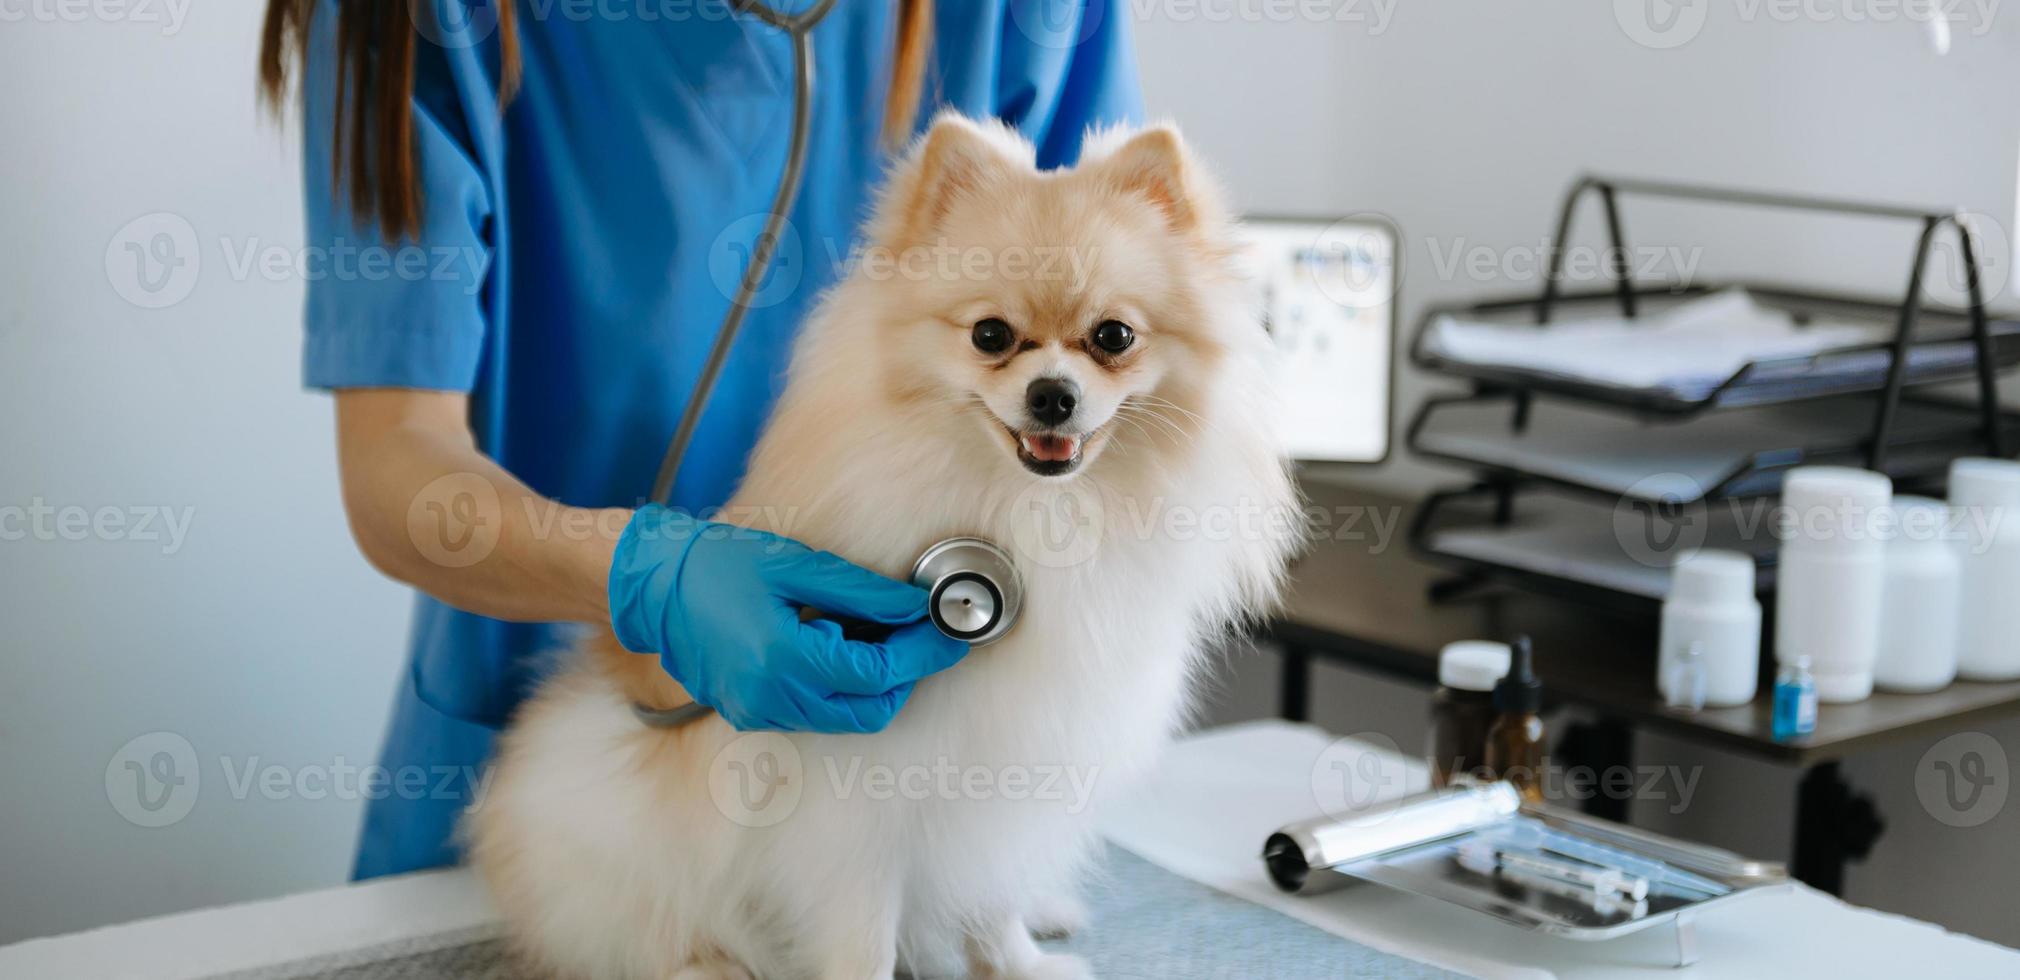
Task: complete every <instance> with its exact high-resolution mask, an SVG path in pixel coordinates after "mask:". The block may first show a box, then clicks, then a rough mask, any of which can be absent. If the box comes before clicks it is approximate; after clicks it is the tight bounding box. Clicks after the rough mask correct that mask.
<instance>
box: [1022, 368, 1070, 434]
mask: <svg viewBox="0 0 2020 980" xmlns="http://www.w3.org/2000/svg"><path fill="white" fill-rule="evenodd" d="M1079 402H1080V386H1079V385H1076V384H1074V383H1073V382H1071V381H1068V380H1066V379H1064V378H1039V379H1038V380H1036V381H1033V382H1031V387H1029V388H1026V389H1024V407H1025V408H1028V409H1030V411H1031V418H1032V419H1033V420H1034V421H1036V422H1037V423H1038V424H1040V425H1064V424H1065V423H1066V420H1067V419H1070V418H1072V417H1073V406H1074V405H1076V404H1078V403H1079Z"/></svg>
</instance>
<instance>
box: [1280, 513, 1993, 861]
mask: <svg viewBox="0 0 2020 980" xmlns="http://www.w3.org/2000/svg"><path fill="white" fill-rule="evenodd" d="M1305 492H1306V494H1307V495H1308V496H1309V498H1310V503H1311V506H1312V507H1313V508H1314V509H1315V512H1317V513H1321V514H1324V515H1326V516H1327V520H1326V526H1323V527H1320V528H1318V537H1319V540H1317V541H1315V542H1314V543H1313V545H1312V546H1311V548H1310V550H1309V551H1308V553H1307V554H1306V555H1305V556H1304V557H1303V558H1302V559H1300V561H1299V562H1298V563H1297V565H1295V566H1294V567H1293V568H1292V570H1291V576H1292V584H1291V589H1290V594H1289V599H1288V602H1287V603H1286V605H1285V607H1284V609H1283V611H1282V613H1281V614H1280V615H1279V616H1278V617H1277V618H1276V619H1275V620H1274V621H1273V622H1271V623H1270V624H1269V627H1268V630H1267V633H1268V635H1269V637H1270V638H1271V639H1273V640H1275V641H1276V643H1277V644H1278V645H1279V646H1281V647H1282V648H1283V651H1284V657H1285V660H1284V672H1283V689H1282V706H1281V710H1282V713H1283V715H1284V717H1286V718H1289V719H1292V720H1303V719H1305V718H1306V717H1307V716H1308V715H1309V708H1310V704H1309V700H1310V693H1309V686H1308V685H1309V679H1310V676H1311V664H1312V662H1313V661H1314V660H1315V659H1323V660H1332V661H1336V662H1339V663H1342V664H1347V665H1351V666H1356V667H1362V668H1368V669H1373V670H1375V671H1378V672H1381V673H1384V674H1387V675H1390V676H1393V677H1397V678H1401V679H1404V680H1408V681H1412V682H1416V683H1420V684H1423V685H1425V686H1427V687H1428V686H1433V685H1435V684H1436V683H1437V673H1438V651H1439V650H1440V649H1441V648H1442V647H1444V645H1445V644H1446V643H1449V642H1451V641H1453V640H1461V639H1483V638H1493V639H1504V638H1508V637H1512V636H1515V635H1517V634H1524V633H1526V634H1528V635H1529V636H1531V637H1533V638H1534V639H1535V641H1536V668H1537V671H1538V673H1540V674H1541V675H1542V677H1543V680H1544V683H1545V685H1546V689H1547V692H1548V695H1549V697H1550V699H1551V703H1552V705H1553V706H1561V705H1575V706H1578V707H1581V708H1585V709H1588V710H1589V711H1590V712H1592V713H1593V714H1595V715H1596V716H1597V717H1598V718H1599V719H1600V722H1599V723H1598V724H1597V725H1594V726H1589V727H1587V728H1584V729H1582V730H1580V731H1578V732H1575V733H1567V735H1571V736H1573V737H1572V738H1570V740H1569V742H1568V744H1566V746H1565V750H1566V752H1568V753H1569V754H1571V755H1572V756H1573V761H1574V762H1575V763H1576V764H1578V765H1581V766H1587V767H1590V768H1591V769H1592V770H1593V771H1595V772H1604V771H1606V770H1607V769H1608V768H1610V767H1613V766H1619V765H1626V764H1629V760H1630V758H1631V752H1632V734H1633V732H1634V731H1635V730H1636V729H1642V728H1645V729H1649V730H1655V731H1661V732H1664V733H1666V734H1668V735H1671V736H1673V737H1676V738H1679V739H1683V740H1686V741H1691V742H1696V743H1700V744H1706V745H1716V746H1721V747H1724V748H1726V749H1729V750H1733V751H1737V752H1742V753H1746V754H1750V755H1754V756H1758V757H1760V758H1763V759H1766V760H1769V761H1771V762H1774V763H1778V764H1781V765H1785V766H1791V767H1801V768H1804V769H1806V770H1807V773H1806V775H1805V776H1804V777H1803V780H1802V783H1801V785H1800V788H1799V789H1798V792H1797V796H1796V816H1795V854H1794V860H1793V862H1792V870H1793V872H1794V873H1795V875H1796V877H1798V878H1800V879H1802V880H1803V881H1805V882H1808V883H1809V884H1811V885H1812V886H1815V887H1817V888H1820V889H1823V890H1825V891H1829V892H1831V893H1833V894H1836V893H1838V892H1839V891H1840V890H1841V889H1842V887H1843V880H1844V863H1845V861H1847V860H1848V859H1851V858H1856V857H1861V856H1863V855H1864V854H1865V853H1866V852H1867V850H1868V849H1869V848H1870V847H1871V845H1872V842H1873V840H1874V838H1876V837H1877V836H1878V833H1879V831H1880V827H1879V824H1878V822H1877V815H1876V814H1875V813H1874V811H1873V810H1872V808H1871V806H1870V804H1869V803H1867V802H1866V801H1865V800H1864V799H1863V798H1861V797H1859V796H1858V795H1857V794H1855V793H1853V792H1852V790H1851V788H1850V787H1849V786H1848V785H1846V784H1845V782H1844V780H1843V778H1842V776H1841V775H1840V773H1839V771H1838V766H1837V762H1838V760H1839V759H1842V758H1844V757H1846V756H1848V755H1851V754H1853V753H1856V752H1860V751H1864V750H1866V749H1869V748H1872V747H1874V746H1878V745H1883V744H1886V743H1889V742H1895V741H1901V740H1907V739H1921V738H1928V737H1933V736H1940V735H1944V734H1948V733H1950V732H1955V731H1959V730H1963V729H1966V728H1969V727H1971V726H1974V725H1977V724H1982V723H1983V722H1984V721H1985V720H1986V719H1989V718H1993V717H1997V716H2001V715H2009V714H2016V713H2020V682H2016V683H2004V684H1973V683H1968V682H1961V681H1960V682H1958V683H1956V684H1953V685H1951V686H1950V687H1948V688H1945V689H1943V690H1941V691H1937V692H1935V693H1932V694H1874V695H1873V696H1872V698H1870V699H1869V700H1866V701H1862V702H1860V703H1858V704H1848V705H1825V706H1823V708H1822V710H1821V711H1819V712H1818V717H1817V729H1816V732H1815V733H1814V734H1812V735H1810V736H1807V737H1805V738H1802V739H1798V740H1794V741H1787V742H1783V741H1777V740H1776V739H1775V738H1774V736H1773V735H1772V734H1771V728H1770V725H1769V714H1770V706H1769V693H1768V688H1767V687H1766V686H1765V685H1764V686H1763V688H1762V692H1761V695H1760V697H1758V698H1757V699H1755V701H1754V703H1753V704H1751V705H1747V706H1744V707H1738V708H1712V709H1707V710H1704V711H1700V712H1696V713H1694V714H1690V713H1680V712H1675V711H1671V710H1669V709H1668V708H1666V707H1664V706H1663V704H1662V700H1661V698H1660V697H1659V696H1658V695H1657V693H1656V691H1655V649H1656V623H1655V621H1654V618H1653V617H1630V616H1626V615H1623V614H1618V613H1611V612H1607V611H1605V610H1600V609H1597V608H1593V607H1588V606H1584V605H1578V604H1573V603H1567V602H1564V601H1561V600H1554V599H1549V598H1544V597H1541V596H1534V595H1528V594H1524V593H1519V592H1513V591H1506V592H1493V593H1488V594H1483V595H1478V596H1472V597H1467V598H1461V599H1452V600H1446V601H1442V602H1433V601H1432V600H1431V598H1430V589H1431V586H1432V584H1433V583H1435V582H1438V581H1441V580H1443V579H1446V578H1448V577H1449V575H1450V573H1449V572H1448V571H1447V570H1445V569H1442V568H1440V567H1438V566H1436V565H1433V564H1431V563H1429V562H1427V561H1425V560H1423V559H1422V558H1421V557H1419V556H1417V555H1414V554H1412V553H1411V549H1410V546H1409V543H1408V541H1407V540H1405V534H1404V530H1405V529H1407V528H1408V527H1409V522H1410V518H1411V517H1412V516H1413V512H1414V506H1413V505H1412V504H1410V503H1408V502H1406V501H1403V500H1400V499H1397V498H1393V497H1386V496H1382V495H1379V494H1374V493H1370V492H1368V491H1364V490H1357V489H1352V488H1348V487H1343V486H1339V485H1335V484H1332V483H1328V482H1322V481H1320V480H1317V479H1307V480H1306V481H1305ZM1377 518H1379V520H1377ZM1377 526H1379V527H1381V528H1384V529H1394V533H1392V534H1390V535H1388V537H1387V539H1386V541H1378V540H1377V537H1378V536H1377V535H1376V534H1375V528H1376V527H1377ZM1626 803H1627V801H1626V800H1624V799H1613V798H1607V797H1603V796H1601V797H1595V798H1594V799H1593V801H1592V802H1591V803H1590V804H1588V809H1591V810H1592V811H1593V812H1595V813H1597V814H1599V815H1602V816H1607V817H1610V818H1613V819H1624V818H1625V816H1626Z"/></svg>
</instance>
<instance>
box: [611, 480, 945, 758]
mask: <svg viewBox="0 0 2020 980" xmlns="http://www.w3.org/2000/svg"><path fill="white" fill-rule="evenodd" d="M803 606H810V607H812V608H814V609H817V610H820V611H821V612H822V613H825V614H828V615H832V616H840V617H844V618H848V619H855V620H862V621H864V622H868V623H873V624H882V625H884V626H894V627H897V628H896V629H894V630H892V631H891V633H890V635H889V636H888V637H886V638H885V639H884V640H883V641H882V642H879V643H869V642H864V641H862V640H854V639H848V638H846V637H844V636H843V635H842V627H841V624H839V623H837V622H835V621H834V620H831V619H815V620H810V621H806V622H802V621H801V620H800V609H801V607H803ZM925 616H926V591H925V590H924V589H920V588H917V587H915V586H912V585H909V584H906V583H904V582H898V581H893V580H891V579H888V578H885V577H884V576H882V575H878V574H877V573H875V572H872V571H870V570H869V569H866V568H863V567H861V566H859V565H854V564H851V563H849V562H848V561H846V560H844V559H843V558H841V557H840V556H838V555H832V554H829V553H827V552H825V551H815V550H813V549H811V548H808V547H807V546H806V545H803V544H800V543H799V542H797V541H794V540H792V539H790V538H783V537H780V536H778V535H776V534H770V533H767V532H764V531H754V530H750V529H748V528H741V527H735V526H733V525H729V524H718V523H715V522H713V521H704V520H700V519H697V518H695V517H692V516H690V515H687V514H683V513H680V512H678V511H675V510H670V509H668V508H665V507H661V506H659V505H657V504H648V505H647V506H645V507H642V508H640V509H639V510H638V512H637V513H636V514H635V515H633V516H632V518H631V523H630V524H627V525H626V526H625V528H624V534H623V536H621V537H620V538H618V541H617V555H616V557H615V558H613V559H612V561H611V564H610V621H611V625H612V626H613V627H615V628H616V631H617V640H618V642H620V643H622V644H624V646H625V648H626V649H628V650H631V651H633V652H635V653H657V654H659V662H660V664H661V665H662V666H663V667H665V668H666V672H667V673H668V674H670V675H672V676H673V679H674V680H677V681H679V682H680V684H681V686H682V687H685V688H687V692H688V693H689V694H691V695H693V696H694V699H695V700H697V701H699V702H701V703H702V704H705V705H708V706H709V707H711V708H714V709H715V710H716V711H717V712H718V713H720V714H721V715H722V717H723V719H724V720H726V721H728V722H729V723H730V724H731V725H733V726H735V727H736V728H737V729H739V730H743V731H749V730H754V729H769V730H777V731H815V732H874V731H880V730H882V729H883V728H884V726H886V725H889V724H890V723H891V719H892V718H894V717H896V716H897V713H898V709H899V708H900V707H903V706H904V704H905V699H906V698H908V697H910V696H911V693H912V684H913V682H914V681H917V680H918V679H919V678H921V677H925V676H926V675H928V674H932V673H935V672H938V671H941V670H945V669H947V668H948V667H951V666H953V665H954V663H955V662H956V661H958V660H960V659H961V657H962V656H964V655H966V654H967V652H968V644H966V643H963V642H961V641H960V640H956V639H954V638H952V637H950V636H948V635H946V634H945V633H942V632H940V630H939V629H938V628H937V627H935V626H934V625H933V623H932V621H931V620H928V619H926V618H925Z"/></svg>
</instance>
